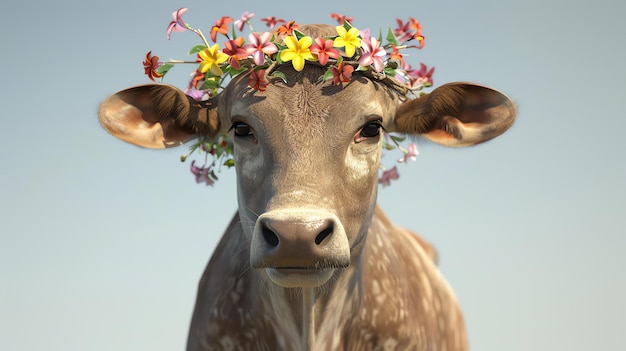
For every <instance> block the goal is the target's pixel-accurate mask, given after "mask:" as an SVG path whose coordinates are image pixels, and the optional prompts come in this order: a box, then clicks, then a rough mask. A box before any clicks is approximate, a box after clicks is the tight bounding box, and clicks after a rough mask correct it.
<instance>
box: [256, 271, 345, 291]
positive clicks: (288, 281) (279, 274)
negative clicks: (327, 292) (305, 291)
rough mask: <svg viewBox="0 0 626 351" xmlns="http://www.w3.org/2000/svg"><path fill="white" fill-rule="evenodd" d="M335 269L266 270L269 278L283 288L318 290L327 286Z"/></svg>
mask: <svg viewBox="0 0 626 351" xmlns="http://www.w3.org/2000/svg"><path fill="white" fill-rule="evenodd" d="M334 272H335V269H332V268H326V269H284V268H283V269H279V268H265V273H266V274H267V277H268V278H269V279H270V280H271V281H272V282H273V283H274V284H276V285H278V286H280V287H282V288H317V287H319V286H322V285H324V284H326V282H328V281H329V280H330V278H331V277H332V276H333V273H334Z"/></svg>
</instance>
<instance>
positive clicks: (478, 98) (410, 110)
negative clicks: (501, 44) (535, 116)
mask: <svg viewBox="0 0 626 351" xmlns="http://www.w3.org/2000/svg"><path fill="white" fill-rule="evenodd" d="M515 114H516V111H515V104H514V103H513V101H511V99H509V98H508V97H507V96H506V95H504V94H502V93H500V92H498V91H496V90H493V89H491V88H487V87H484V86H480V85H475V84H471V83H450V84H445V85H442V86H441V87H439V88H437V89H435V90H433V91H432V92H431V93H430V94H424V95H422V96H421V97H419V98H417V99H413V100H408V101H406V102H404V103H402V104H401V105H400V106H399V107H398V109H397V110H396V116H395V121H394V124H395V131H397V132H400V133H404V134H410V135H421V136H424V137H425V138H427V139H428V140H430V141H433V142H435V143H437V144H441V145H444V146H453V147H462V146H470V145H475V144H479V143H482V142H485V141H487V140H490V139H493V138H495V137H497V136H498V135H500V134H502V133H504V132H505V131H506V130H507V129H509V127H510V126H511V125H512V124H513V121H514V120H515Z"/></svg>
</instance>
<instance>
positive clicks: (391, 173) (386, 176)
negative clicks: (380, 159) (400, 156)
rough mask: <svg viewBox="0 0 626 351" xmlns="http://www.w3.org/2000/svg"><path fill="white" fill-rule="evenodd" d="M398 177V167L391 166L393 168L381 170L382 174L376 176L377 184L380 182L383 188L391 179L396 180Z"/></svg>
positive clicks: (389, 183)
mask: <svg viewBox="0 0 626 351" xmlns="http://www.w3.org/2000/svg"><path fill="white" fill-rule="evenodd" d="M398 178H400V174H399V173H398V167H397V166H393V168H391V169H388V170H386V171H383V175H382V176H380V178H378V184H382V185H383V188H384V187H386V186H389V185H391V181H392V180H398Z"/></svg>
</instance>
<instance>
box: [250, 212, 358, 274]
mask: <svg viewBox="0 0 626 351" xmlns="http://www.w3.org/2000/svg"><path fill="white" fill-rule="evenodd" d="M349 263H350V249H349V244H348V239H347V236H346V233H345V231H344V229H343V226H342V225H341V223H340V222H339V220H338V219H337V217H336V216H334V215H332V214H329V213H324V212H320V211H314V210H310V211H293V210H289V211H272V212H267V213H265V214H263V215H261V216H260V217H259V218H258V220H257V223H256V226H255V230H254V234H253V237H252V242H251V257H250V264H251V265H252V267H253V268H278V269H317V268H336V267H345V266H347V265H348V264H349Z"/></svg>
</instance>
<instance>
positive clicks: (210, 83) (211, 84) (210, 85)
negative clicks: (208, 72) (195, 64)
mask: <svg viewBox="0 0 626 351" xmlns="http://www.w3.org/2000/svg"><path fill="white" fill-rule="evenodd" d="M219 86H220V83H219V82H217V81H215V80H213V79H207V80H205V81H204V83H203V84H202V86H201V87H200V90H208V89H217V88H218V87H219Z"/></svg>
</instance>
